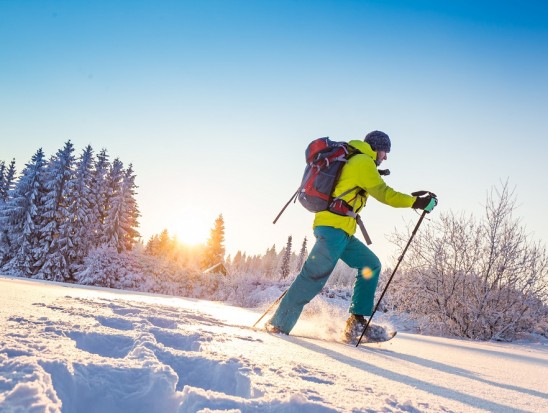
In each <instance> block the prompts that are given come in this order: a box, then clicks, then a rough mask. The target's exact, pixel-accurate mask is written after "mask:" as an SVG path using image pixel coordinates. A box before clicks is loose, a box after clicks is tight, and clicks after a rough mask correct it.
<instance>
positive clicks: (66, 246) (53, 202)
mask: <svg viewBox="0 0 548 413" xmlns="http://www.w3.org/2000/svg"><path fill="white" fill-rule="evenodd" d="M73 153H74V146H73V145H72V143H71V142H70V140H69V141H67V142H66V143H65V145H64V147H63V149H61V150H59V151H57V153H56V154H55V155H54V156H52V157H51V159H50V161H49V163H48V167H47V171H46V181H45V189H46V192H45V194H44V196H43V200H42V204H43V205H42V211H41V212H42V213H41V217H42V221H41V222H40V228H39V230H40V235H41V238H40V240H39V245H38V248H37V249H35V253H36V266H37V269H38V271H37V273H36V275H35V276H34V278H39V279H45V280H53V281H65V280H68V279H70V271H69V263H70V262H69V261H70V259H69V251H70V250H72V248H73V245H72V240H71V237H70V229H69V227H67V226H66V225H67V221H70V220H71V219H72V218H73V217H71V216H70V215H69V205H68V204H67V202H70V199H68V197H67V194H68V192H67V190H68V189H67V188H66V187H67V183H68V182H69V181H70V180H71V179H72V178H73V173H74V171H73V169H72V167H73V164H74V154H73Z"/></svg>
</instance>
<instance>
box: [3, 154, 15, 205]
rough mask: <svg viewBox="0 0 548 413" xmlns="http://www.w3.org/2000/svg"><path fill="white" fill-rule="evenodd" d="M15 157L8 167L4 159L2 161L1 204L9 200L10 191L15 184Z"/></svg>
mask: <svg viewBox="0 0 548 413" xmlns="http://www.w3.org/2000/svg"><path fill="white" fill-rule="evenodd" d="M16 172H17V171H16V169H15V159H12V160H11V162H10V165H9V166H8V167H6V165H5V163H4V161H2V162H0V205H1V204H3V203H5V202H7V201H8V198H9V195H10V191H11V190H12V189H13V187H14V185H15V173H16Z"/></svg>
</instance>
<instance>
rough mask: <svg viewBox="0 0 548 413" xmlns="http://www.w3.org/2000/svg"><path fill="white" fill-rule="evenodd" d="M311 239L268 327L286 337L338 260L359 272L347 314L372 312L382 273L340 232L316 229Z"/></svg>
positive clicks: (373, 258)
mask: <svg viewBox="0 0 548 413" xmlns="http://www.w3.org/2000/svg"><path fill="white" fill-rule="evenodd" d="M314 235H315V236H316V244H314V247H313V248H312V250H311V251H310V254H309V255H308V259H307V260H306V262H305V264H304V266H303V268H302V270H301V272H300V273H299V275H297V278H295V281H293V284H291V287H289V289H288V290H287V293H286V294H285V296H284V297H283V299H282V300H281V302H280V306H279V307H278V309H277V310H276V313H275V314H274V316H273V317H272V319H271V320H270V324H272V325H273V326H275V327H277V328H278V329H280V330H281V331H282V332H284V333H287V334H289V332H290V331H291V330H292V329H293V327H294V326H295V324H296V323H297V320H298V319H299V316H300V315H301V312H302V311H303V307H304V306H305V305H306V304H308V303H309V302H310V300H312V299H313V298H314V297H315V296H316V295H317V294H318V293H319V292H320V291H321V290H322V288H323V287H324V285H325V283H326V282H327V279H328V278H329V276H330V275H331V272H332V271H333V269H334V268H335V265H336V264H337V261H338V260H339V259H341V260H343V261H344V262H345V263H346V264H347V265H348V266H349V267H351V268H356V269H357V270H358V271H357V274H356V281H355V284H354V292H353V294H352V304H351V305H350V313H352V314H359V315H364V316H369V315H371V313H372V312H373V301H374V298H375V289H376V288H377V283H378V280H379V274H380V272H381V263H380V261H379V259H378V258H377V256H376V255H375V254H374V253H373V252H372V251H371V250H370V249H369V248H367V247H366V246H365V245H364V244H363V243H362V242H361V241H360V240H358V239H357V238H356V237H354V236H351V235H348V234H347V233H346V232H344V231H343V230H342V229H338V228H333V227H327V226H319V227H316V228H315V229H314Z"/></svg>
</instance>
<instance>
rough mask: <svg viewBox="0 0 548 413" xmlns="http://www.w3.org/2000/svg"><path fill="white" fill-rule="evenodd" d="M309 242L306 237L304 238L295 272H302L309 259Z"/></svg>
mask: <svg viewBox="0 0 548 413" xmlns="http://www.w3.org/2000/svg"><path fill="white" fill-rule="evenodd" d="M307 242H308V240H307V239H306V237H304V240H303V244H302V246H301V251H300V252H299V258H298V260H297V266H296V267H295V272H300V271H301V269H302V268H303V265H304V262H305V261H306V258H307V257H308V251H307V248H306V244H307Z"/></svg>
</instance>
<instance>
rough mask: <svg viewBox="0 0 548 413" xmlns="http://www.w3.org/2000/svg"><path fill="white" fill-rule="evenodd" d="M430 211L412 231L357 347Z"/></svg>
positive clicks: (424, 212)
mask: <svg viewBox="0 0 548 413" xmlns="http://www.w3.org/2000/svg"><path fill="white" fill-rule="evenodd" d="M427 213H428V212H427V211H423V212H422V215H421V217H420V218H419V222H417V225H415V229H414V230H413V232H412V233H411V237H410V238H409V241H407V245H406V246H405V248H404V249H403V252H402V253H401V255H400V257H399V258H398V263H397V264H396V268H394V271H392V275H391V276H390V278H389V279H388V282H387V283H386V287H384V291H383V292H382V294H381V297H380V298H379V301H377V305H376V306H375V308H374V309H373V314H371V317H369V320H367V324H366V325H365V327H364V328H363V331H362V335H361V336H360V338H359V340H358V342H357V343H356V347H358V346H359V345H360V343H361V341H362V338H363V336H364V335H365V332H366V331H367V327H369V324H370V323H371V320H372V319H373V316H374V315H375V313H376V312H377V309H378V308H379V304H380V303H381V301H382V299H383V297H384V294H385V293H386V290H388V286H389V285H390V283H391V282H392V278H394V274H396V271H397V270H398V267H399V266H400V263H401V262H402V260H403V256H404V255H405V253H406V251H407V248H409V244H411V241H412V240H413V237H414V236H415V234H416V233H417V230H418V229H419V227H420V225H421V223H422V220H423V219H424V217H425V216H426V214H427Z"/></svg>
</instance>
